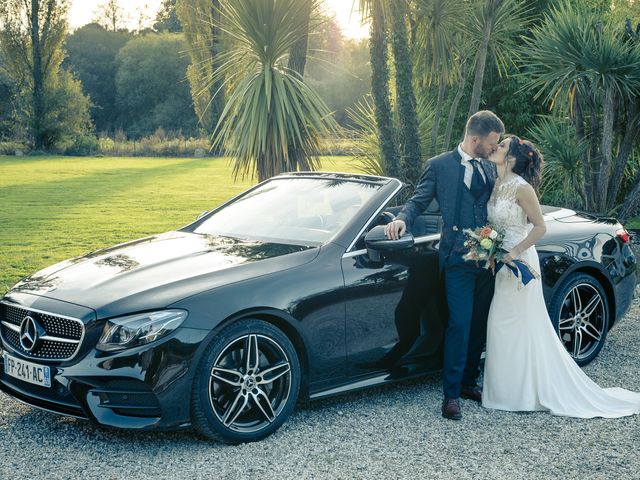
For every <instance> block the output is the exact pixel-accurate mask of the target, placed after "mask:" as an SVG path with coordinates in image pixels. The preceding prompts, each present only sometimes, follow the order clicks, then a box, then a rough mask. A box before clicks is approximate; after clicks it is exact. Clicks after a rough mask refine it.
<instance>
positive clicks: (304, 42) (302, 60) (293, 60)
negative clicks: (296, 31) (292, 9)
mask: <svg viewBox="0 0 640 480" xmlns="http://www.w3.org/2000/svg"><path fill="white" fill-rule="evenodd" d="M306 9H307V10H306V11H305V15H306V17H307V19H306V31H305V33H304V35H303V36H301V37H300V38H299V39H298V40H297V41H296V43H294V44H293V46H292V47H291V51H290V52H289V62H288V67H289V69H290V70H293V71H294V72H296V73H297V74H298V75H300V79H302V77H304V67H305V65H306V64H307V46H308V43H309V21H310V20H311V4H310V3H307V7H306Z"/></svg>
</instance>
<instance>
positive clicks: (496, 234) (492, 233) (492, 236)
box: [489, 230, 498, 240]
mask: <svg viewBox="0 0 640 480" xmlns="http://www.w3.org/2000/svg"><path fill="white" fill-rule="evenodd" d="M489 238H490V239H491V240H495V239H496V238H498V232H496V231H495V230H491V233H490V234H489Z"/></svg>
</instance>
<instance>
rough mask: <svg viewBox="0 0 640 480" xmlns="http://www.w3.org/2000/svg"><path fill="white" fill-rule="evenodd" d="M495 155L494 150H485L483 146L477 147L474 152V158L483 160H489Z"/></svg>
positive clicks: (489, 148)
mask: <svg viewBox="0 0 640 480" xmlns="http://www.w3.org/2000/svg"><path fill="white" fill-rule="evenodd" d="M492 153H493V149H492V148H491V147H488V148H486V149H485V148H484V147H483V146H482V145H476V148H475V149H474V152H473V157H474V158H482V159H484V160H488V159H489V156H490V155H491V154H492Z"/></svg>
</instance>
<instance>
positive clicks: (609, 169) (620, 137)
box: [524, 0, 640, 219]
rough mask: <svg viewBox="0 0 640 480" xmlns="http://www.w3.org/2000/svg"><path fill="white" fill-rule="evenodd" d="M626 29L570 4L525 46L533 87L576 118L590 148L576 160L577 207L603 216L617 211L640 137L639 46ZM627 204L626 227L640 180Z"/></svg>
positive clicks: (581, 140) (580, 138) (554, 12)
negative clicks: (621, 189) (578, 202)
mask: <svg viewBox="0 0 640 480" xmlns="http://www.w3.org/2000/svg"><path fill="white" fill-rule="evenodd" d="M621 27H622V26H620V25H612V24H610V23H609V22H607V21H603V19H602V18H601V17H600V16H599V15H597V14H596V13H594V12H593V11H590V10H589V9H588V8H587V7H586V6H584V5H582V6H578V5H576V4H574V3H572V2H569V1H566V0H565V1H562V2H560V4H558V5H555V6H553V7H552V8H551V9H550V11H549V13H548V14H545V21H544V22H543V24H542V25H541V26H539V27H537V28H536V29H534V31H533V35H532V37H531V38H530V39H527V41H526V43H527V45H526V51H525V58H524V63H525V65H526V67H527V73H528V76H529V85H528V86H529V87H530V88H533V89H535V91H536V98H541V99H543V100H544V101H545V102H546V103H547V104H548V105H549V106H550V108H551V109H552V111H553V112H554V113H556V114H557V115H559V116H561V117H563V116H566V117H568V118H570V119H571V121H572V122H573V127H574V134H575V136H576V138H577V143H578V144H586V145H587V149H586V155H585V156H584V157H583V158H579V159H575V160H574V162H577V164H578V165H579V166H580V168H579V170H578V173H579V175H574V177H573V180H574V183H575V185H576V187H575V190H576V192H577V193H578V194H579V195H580V200H581V201H580V204H579V205H578V206H579V207H580V208H583V209H586V210H591V211H595V212H599V213H611V212H612V211H613V209H615V208H616V204H617V200H618V199H620V195H619V193H620V187H621V185H622V183H623V182H622V181H621V180H622V178H623V176H624V174H625V172H626V171H629V163H630V159H632V158H633V157H632V154H633V150H634V146H636V147H637V143H636V142H637V138H638V135H639V134H640V115H639V112H640V42H639V41H638V38H637V36H634V35H635V34H633V32H631V33H632V36H631V37H630V36H629V34H628V33H627V34H625V32H624V29H623V28H621ZM558 52H562V54H561V55H559V54H558ZM573 173H575V172H573ZM622 200H623V201H624V204H623V205H622V208H621V211H620V216H621V217H622V218H623V219H624V218H625V217H626V216H628V215H631V214H632V213H633V210H634V208H637V206H638V203H639V202H640V174H637V175H636V176H635V178H634V183H633V186H632V188H631V192H630V195H627V196H626V198H624V199H622Z"/></svg>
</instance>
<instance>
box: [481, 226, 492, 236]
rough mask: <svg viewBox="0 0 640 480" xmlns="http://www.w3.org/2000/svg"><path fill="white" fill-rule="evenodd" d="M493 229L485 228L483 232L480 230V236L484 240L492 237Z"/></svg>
mask: <svg viewBox="0 0 640 480" xmlns="http://www.w3.org/2000/svg"><path fill="white" fill-rule="evenodd" d="M491 231H492V230H491V227H484V228H483V229H482V230H480V236H481V237H482V238H489V235H491Z"/></svg>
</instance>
